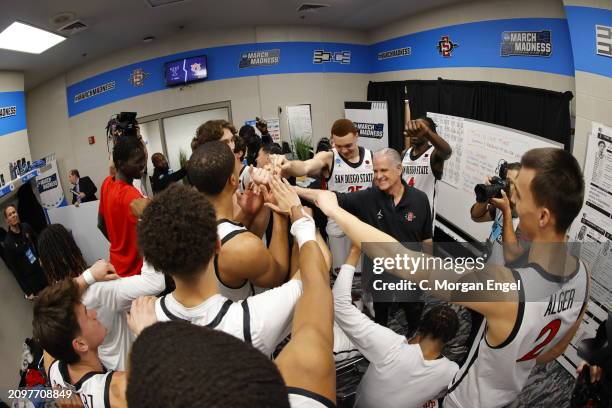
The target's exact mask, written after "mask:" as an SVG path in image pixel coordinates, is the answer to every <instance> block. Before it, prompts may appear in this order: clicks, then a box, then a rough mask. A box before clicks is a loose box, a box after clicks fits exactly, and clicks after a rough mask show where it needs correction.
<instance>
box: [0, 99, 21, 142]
mask: <svg viewBox="0 0 612 408" xmlns="http://www.w3.org/2000/svg"><path fill="white" fill-rule="evenodd" d="M10 106H15V107H16V112H15V115H14V116H6V117H0V136H4V135H6V134H9V133H13V132H18V131H20V130H24V129H25V128H26V111H25V106H26V105H25V93H24V92H23V91H15V92H0V109H2V108H7V107H10Z"/></svg>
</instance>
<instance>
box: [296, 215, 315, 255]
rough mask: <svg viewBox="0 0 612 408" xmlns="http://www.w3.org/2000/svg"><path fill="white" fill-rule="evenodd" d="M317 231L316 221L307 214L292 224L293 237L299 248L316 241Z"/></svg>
mask: <svg viewBox="0 0 612 408" xmlns="http://www.w3.org/2000/svg"><path fill="white" fill-rule="evenodd" d="M316 231H317V230H316V227H315V222H314V220H313V219H312V218H311V217H310V216H309V215H308V214H306V213H304V216H303V217H302V218H300V219H298V220H297V221H295V222H294V223H293V224H291V235H293V236H294V237H295V240H296V241H297V243H298V247H299V248H302V245H304V244H305V243H306V242H308V241H316V240H317V238H316Z"/></svg>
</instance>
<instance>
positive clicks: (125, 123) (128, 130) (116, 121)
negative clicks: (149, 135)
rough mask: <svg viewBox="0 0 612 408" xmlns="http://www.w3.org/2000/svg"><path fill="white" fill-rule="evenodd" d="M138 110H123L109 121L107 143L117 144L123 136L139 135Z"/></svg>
mask: <svg viewBox="0 0 612 408" xmlns="http://www.w3.org/2000/svg"><path fill="white" fill-rule="evenodd" d="M137 115H138V114H137V113H136V112H121V113H118V114H117V115H116V116H115V117H114V118H112V119H111V120H109V121H108V124H107V125H106V136H107V145H109V146H108V148H109V151H110V145H111V143H112V145H115V143H116V142H117V138H119V137H121V136H138V121H136V116H137Z"/></svg>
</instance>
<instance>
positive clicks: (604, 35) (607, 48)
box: [595, 24, 612, 57]
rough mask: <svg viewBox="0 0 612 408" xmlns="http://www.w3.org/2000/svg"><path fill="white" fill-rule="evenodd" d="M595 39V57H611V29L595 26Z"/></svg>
mask: <svg viewBox="0 0 612 408" xmlns="http://www.w3.org/2000/svg"><path fill="white" fill-rule="evenodd" d="M595 38H596V40H595V42H596V47H597V55H603V56H604V57H612V27H608V26H604V25H599V24H598V25H596V26H595Z"/></svg>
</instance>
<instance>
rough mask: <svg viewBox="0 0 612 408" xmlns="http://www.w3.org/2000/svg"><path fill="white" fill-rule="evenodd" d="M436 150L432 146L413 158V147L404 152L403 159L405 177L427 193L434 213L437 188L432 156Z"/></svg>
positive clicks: (411, 184) (413, 185)
mask: <svg viewBox="0 0 612 408" xmlns="http://www.w3.org/2000/svg"><path fill="white" fill-rule="evenodd" d="M434 150H435V147H434V146H430V147H429V149H427V150H425V152H423V154H421V155H420V156H419V157H417V158H415V159H414V160H413V159H411V158H410V153H411V152H412V147H411V148H410V149H408V150H407V151H406V153H404V158H403V159H402V167H403V168H404V171H403V174H402V177H403V179H404V180H405V181H406V184H408V185H409V186H412V187H415V188H418V189H419V190H421V191H422V192H424V193H425V194H427V199H428V200H429V208H431V213H432V214H435V211H434V199H435V196H436V190H437V188H436V181H437V180H436V176H434V173H433V169H432V167H431V156H432V154H433V151H434Z"/></svg>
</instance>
